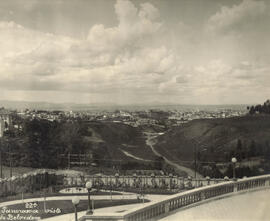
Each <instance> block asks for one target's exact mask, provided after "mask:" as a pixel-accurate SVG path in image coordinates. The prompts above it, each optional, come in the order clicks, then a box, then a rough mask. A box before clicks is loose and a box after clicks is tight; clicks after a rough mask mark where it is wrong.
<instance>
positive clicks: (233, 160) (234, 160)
mask: <svg viewBox="0 0 270 221" xmlns="http://www.w3.org/2000/svg"><path fill="white" fill-rule="evenodd" d="M236 162H237V159H236V158H235V157H233V158H232V163H233V180H234V181H236V177H235V165H236Z"/></svg>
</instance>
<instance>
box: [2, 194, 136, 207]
mask: <svg viewBox="0 0 270 221" xmlns="http://www.w3.org/2000/svg"><path fill="white" fill-rule="evenodd" d="M73 197H74V196H64V195H63V196H53V197H46V201H51V200H72V198H73ZM78 197H79V198H80V199H81V200H87V199H88V198H87V196H78ZM112 198H113V199H114V200H120V199H137V195H136V194H134V193H125V194H123V195H112ZM91 199H94V200H110V199H111V196H110V195H92V196H91ZM40 201H42V202H43V201H44V197H39V198H32V199H24V200H13V201H6V202H2V203H0V208H1V207H4V206H10V205H14V204H19V203H27V202H40Z"/></svg>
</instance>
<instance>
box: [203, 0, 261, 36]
mask: <svg viewBox="0 0 270 221" xmlns="http://www.w3.org/2000/svg"><path fill="white" fill-rule="evenodd" d="M265 11H266V4H265V3H264V2H263V1H255V0H243V1H242V2H241V3H240V4H239V5H234V6H232V7H227V6H222V7H221V10H220V11H219V12H217V13H216V14H214V15H213V16H211V17H210V18H209V20H208V23H207V29H208V30H210V31H217V32H229V31H231V30H235V29H239V28H242V27H243V26H245V25H247V24H249V23H250V22H254V20H256V19H257V18H259V17H260V16H261V15H263V14H264V13H265Z"/></svg>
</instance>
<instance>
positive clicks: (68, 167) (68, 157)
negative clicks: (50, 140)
mask: <svg viewBox="0 0 270 221" xmlns="http://www.w3.org/2000/svg"><path fill="white" fill-rule="evenodd" d="M68 169H70V152H68Z"/></svg>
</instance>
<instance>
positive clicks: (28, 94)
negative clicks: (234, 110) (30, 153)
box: [0, 0, 270, 105]
mask: <svg viewBox="0 0 270 221" xmlns="http://www.w3.org/2000/svg"><path fill="white" fill-rule="evenodd" d="M269 7H270V2H269V1H266V0H264V1H263V0H227V1H223V0H216V1H214V0H203V1H198V0H170V1H165V0H88V1H87V0H76V1H75V0H66V1H63V0H55V1H49V0H10V1H0V50H1V54H0V88H1V89H0V100H13V101H35V102H50V103H78V104H91V103H113V104H119V105H129V104H132V103H134V104H148V103H156V102H159V103H172V104H207V105H211V104H256V103H262V102H264V101H265V100H267V99H269V96H268V95H269V94H270V87H269V85H270V76H269V72H270V62H269V59H270V44H269V39H270V25H269V23H270V22H269V21H270V9H269Z"/></svg>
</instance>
